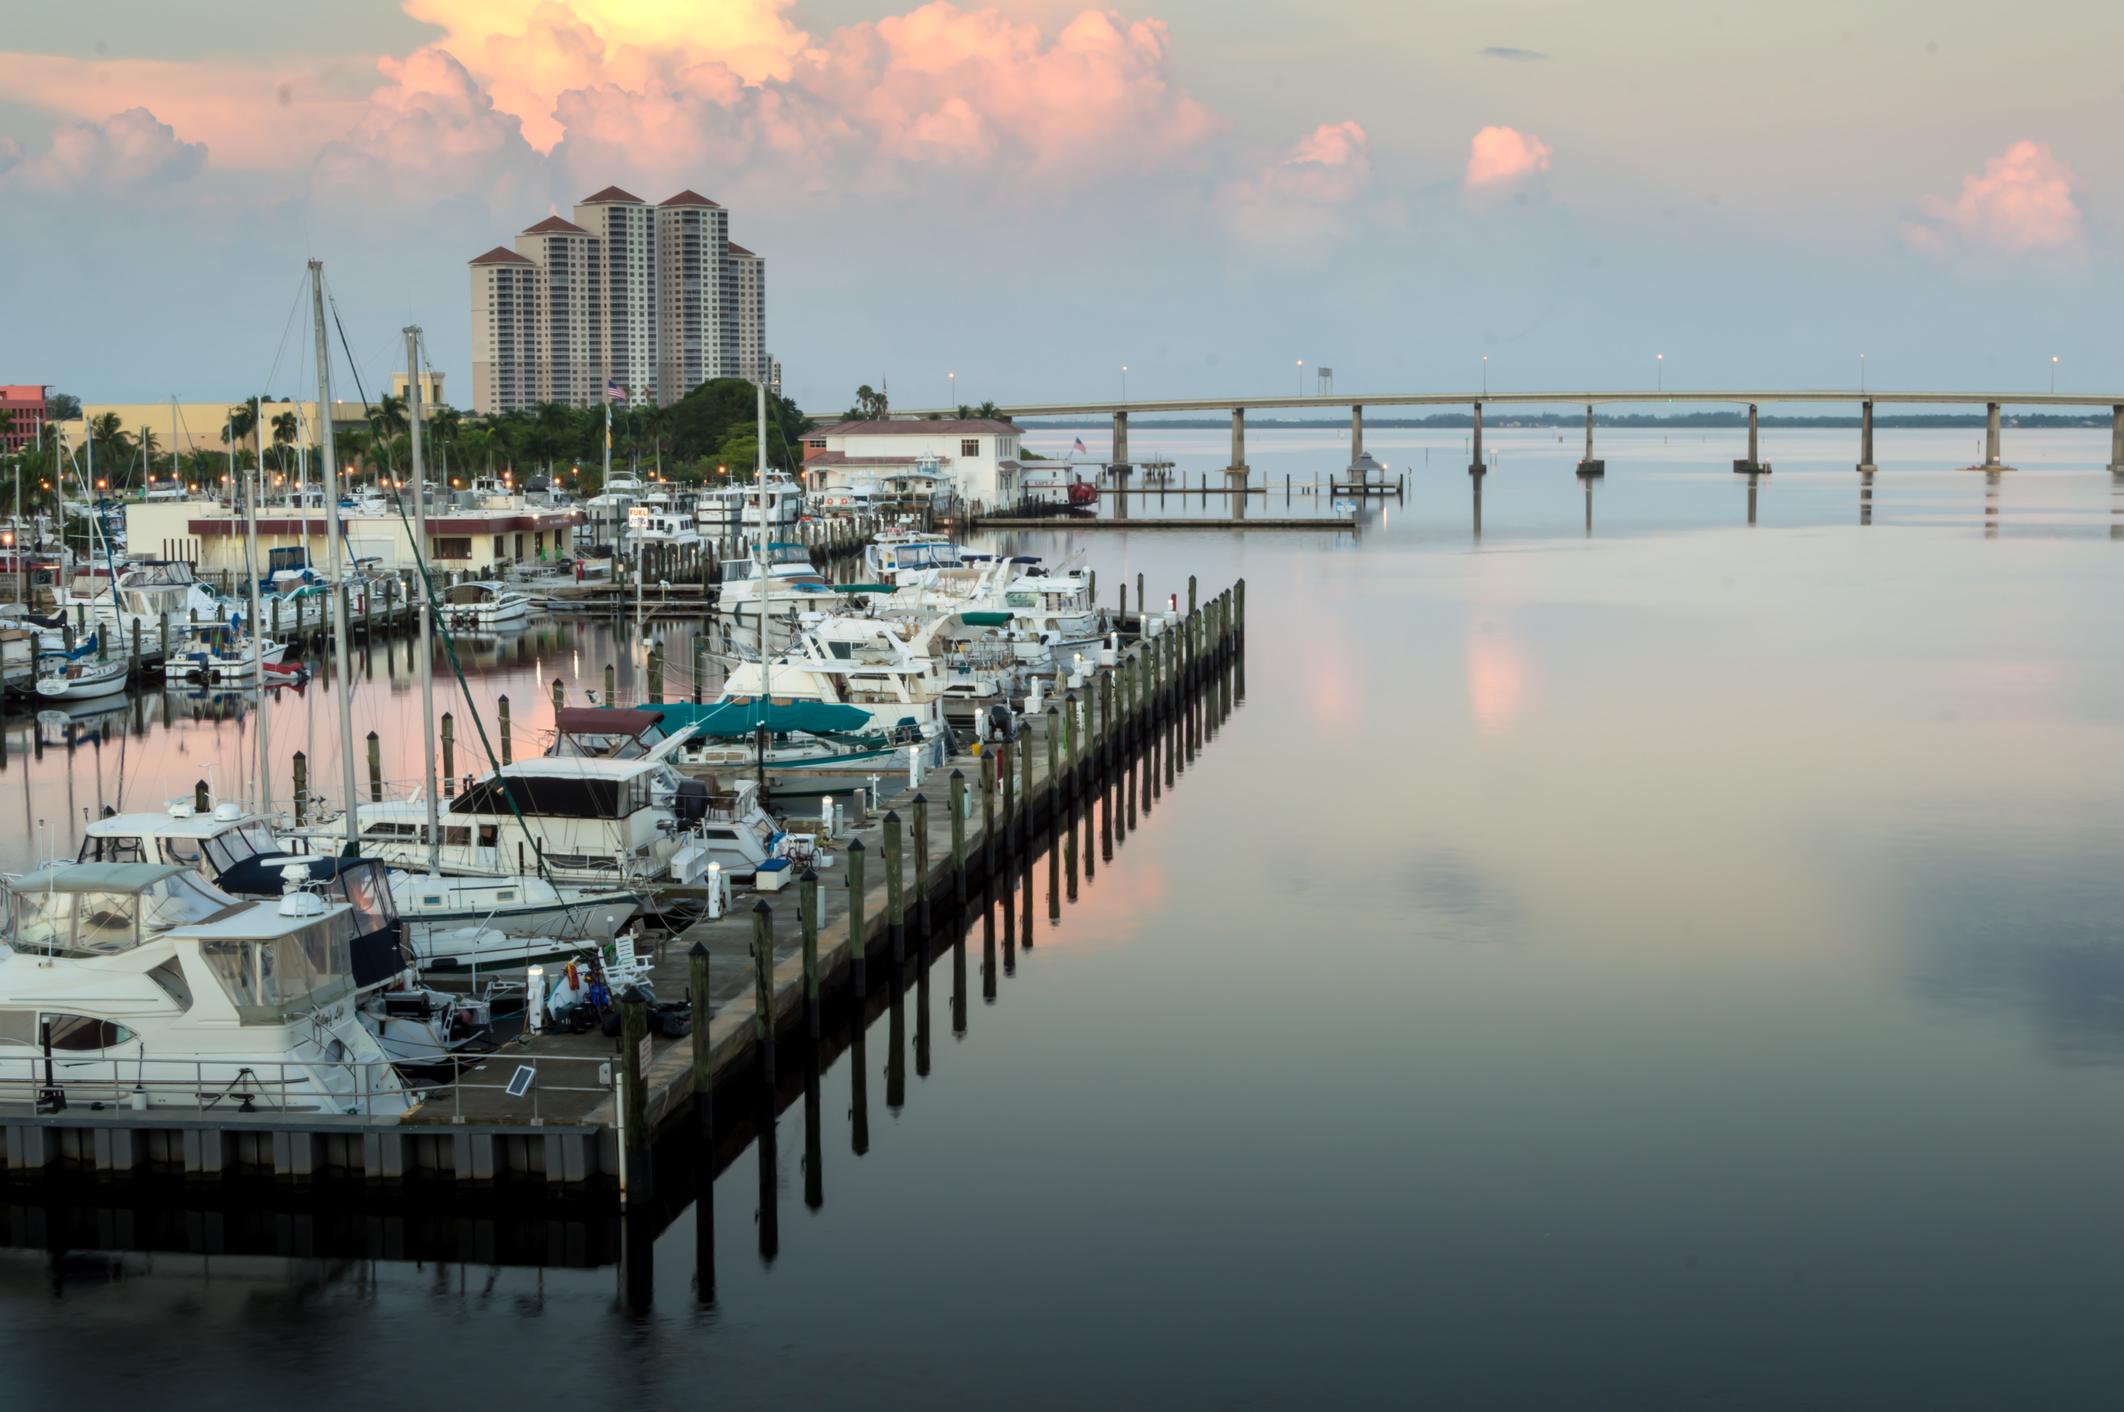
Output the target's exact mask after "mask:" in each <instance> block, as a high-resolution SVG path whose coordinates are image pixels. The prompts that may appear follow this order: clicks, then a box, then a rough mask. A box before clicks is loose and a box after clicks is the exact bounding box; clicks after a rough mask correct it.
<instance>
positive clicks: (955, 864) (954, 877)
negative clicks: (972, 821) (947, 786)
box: [951, 769, 966, 912]
mask: <svg viewBox="0 0 2124 1412" xmlns="http://www.w3.org/2000/svg"><path fill="white" fill-rule="evenodd" d="M951 886H952V891H953V892H954V893H955V894H956V895H957V897H958V903H959V910H960V911H962V912H963V911H964V910H966V772H965V771H964V770H956V769H955V770H953V771H952V772H951Z"/></svg>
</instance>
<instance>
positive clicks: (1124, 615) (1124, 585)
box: [1114, 579, 1128, 628]
mask: <svg viewBox="0 0 2124 1412" xmlns="http://www.w3.org/2000/svg"><path fill="white" fill-rule="evenodd" d="M1127 622H1128V580H1127V579H1123V580H1121V615H1120V616H1119V617H1117V618H1115V619H1114V626H1115V627H1116V628H1119V627H1123V626H1125V625H1126V624H1127Z"/></svg>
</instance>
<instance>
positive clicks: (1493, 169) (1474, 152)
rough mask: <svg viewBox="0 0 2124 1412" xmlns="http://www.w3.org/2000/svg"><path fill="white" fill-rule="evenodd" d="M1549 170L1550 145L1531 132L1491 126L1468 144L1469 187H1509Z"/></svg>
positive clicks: (1477, 134)
mask: <svg viewBox="0 0 2124 1412" xmlns="http://www.w3.org/2000/svg"><path fill="white" fill-rule="evenodd" d="M1548 169H1549V144H1548V143H1546V142H1543V141H1542V140H1541V139H1540V138H1538V137H1536V136H1535V135H1534V134H1533V133H1531V132H1521V131H1519V129H1517V128H1510V127H1497V126H1491V127H1486V128H1484V129H1482V131H1480V132H1478V133H1476V134H1475V136H1474V138H1473V139H1472V140H1471V141H1470V142H1469V143H1468V172H1467V184H1468V185H1469V186H1470V187H1485V186H1507V185H1510V184H1511V183H1513V182H1517V181H1523V180H1525V179H1526V178H1528V177H1531V176H1535V175H1538V174H1539V173H1542V172H1545V171H1547V170H1548Z"/></svg>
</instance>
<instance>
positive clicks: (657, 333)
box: [469, 186, 780, 413]
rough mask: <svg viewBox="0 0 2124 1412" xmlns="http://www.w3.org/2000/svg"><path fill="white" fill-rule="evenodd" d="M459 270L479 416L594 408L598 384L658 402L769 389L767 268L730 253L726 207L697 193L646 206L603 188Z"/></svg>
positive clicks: (601, 390) (751, 257)
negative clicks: (739, 384)
mask: <svg viewBox="0 0 2124 1412" xmlns="http://www.w3.org/2000/svg"><path fill="white" fill-rule="evenodd" d="M469 268H470V273H471V284H472V343H473V353H472V361H473V368H472V388H473V397H472V405H473V407H474V409H475V410H477V411H480V412H487V413H493V412H507V411H516V410H519V409H522V408H527V407H531V406H535V405H536V404H538V403H540V402H543V401H554V402H562V403H566V404H568V405H570V406H576V407H594V406H596V405H597V403H598V402H599V401H600V400H601V399H602V398H603V397H604V396H605V395H606V390H607V388H608V387H610V388H612V389H614V390H615V391H616V392H617V393H619V394H623V395H624V397H625V400H626V402H627V403H629V404H635V405H641V404H651V403H669V402H675V401H677V400H678V399H679V398H681V397H684V396H685V395H686V394H687V393H688V392H691V391H692V390H693V389H694V388H696V387H698V386H700V385H701V384H702V383H704V382H707V381H709V380H710V379H712V378H719V377H743V378H749V379H752V380H754V381H765V382H768V383H769V384H770V386H774V387H775V388H776V389H777V390H779V385H780V378H779V371H780V369H779V366H778V365H777V364H776V363H775V361H774V359H773V358H772V357H771V356H770V355H769V353H768V351H767V336H766V323H767V301H766V284H767V269H766V261H764V260H763V259H761V258H760V257H759V256H758V255H755V254H753V253H752V252H751V251H749V250H746V249H745V248H744V247H743V246H734V245H732V244H731V243H730V213H729V212H728V211H726V210H725V209H724V208H723V207H721V206H719V205H717V204H716V203H715V202H713V201H710V200H709V199H708V198H707V197H705V196H702V195H701V194H700V193H698V192H696V191H691V190H687V191H681V192H679V193H678V194H677V195H675V196H671V197H669V198H667V199H665V200H664V201H661V202H659V203H656V204H654V205H651V204H650V203H649V202H646V201H644V200H642V199H641V198H640V197H638V196H636V195H635V194H634V193H632V192H630V191H626V190H623V189H621V188H620V187H617V186H608V187H606V188H604V189H603V190H601V191H598V192H595V193H594V194H592V195H590V196H587V197H585V198H583V200H582V201H581V202H579V203H578V204H577V205H576V207H575V211H574V219H573V220H570V219H568V218H567V217H564V216H561V215H558V214H555V215H550V216H548V217H546V218H545V219H544V220H542V221H540V222H538V223H537V224H536V225H533V226H530V227H529V228H527V229H526V230H525V231H524V232H523V233H522V234H521V235H519V236H518V237H517V238H516V245H515V248H514V249H513V250H511V249H509V248H507V247H500V246H498V247H496V248H495V249H493V250H490V251H488V252H487V253H486V254H484V255H481V256H478V257H477V258H475V259H473V260H471V261H470V262H469Z"/></svg>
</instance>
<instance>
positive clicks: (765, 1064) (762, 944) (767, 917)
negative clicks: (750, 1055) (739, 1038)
mask: <svg viewBox="0 0 2124 1412" xmlns="http://www.w3.org/2000/svg"><path fill="white" fill-rule="evenodd" d="M752 1037H753V1039H754V1041H755V1042H757V1043H758V1045H759V1046H760V1078H761V1080H762V1081H763V1082H764V1083H765V1084H766V1085H767V1090H768V1092H770V1093H772V1092H773V1091H774V909H773V908H772V907H769V906H768V905H767V899H766V898H764V897H763V898H761V899H760V900H759V901H757V902H755V903H753V904H752Z"/></svg>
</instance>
